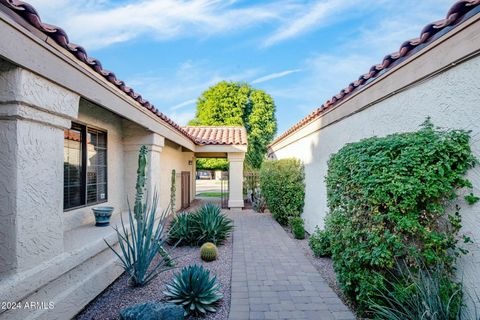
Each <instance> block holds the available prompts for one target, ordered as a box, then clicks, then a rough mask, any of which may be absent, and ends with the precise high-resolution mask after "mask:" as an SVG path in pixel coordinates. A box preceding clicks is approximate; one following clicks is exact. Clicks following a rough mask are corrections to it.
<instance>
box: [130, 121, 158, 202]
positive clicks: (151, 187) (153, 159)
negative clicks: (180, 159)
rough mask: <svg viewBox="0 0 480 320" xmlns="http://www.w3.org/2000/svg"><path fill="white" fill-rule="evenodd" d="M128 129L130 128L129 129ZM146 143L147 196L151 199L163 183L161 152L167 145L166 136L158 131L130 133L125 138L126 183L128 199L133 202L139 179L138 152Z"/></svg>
mask: <svg viewBox="0 0 480 320" xmlns="http://www.w3.org/2000/svg"><path fill="white" fill-rule="evenodd" d="M127 131H128V130H127ZM142 145H145V146H146V147H147V148H148V151H149V152H148V157H147V161H148V162H147V183H146V189H147V190H146V191H147V196H148V198H149V199H150V200H151V199H152V197H153V195H154V193H155V192H157V193H159V192H160V183H161V178H160V177H161V172H160V170H161V165H160V161H161V153H162V150H163V147H164V145H165V138H164V137H162V136H160V135H158V134H156V133H146V134H141V133H140V134H138V135H133V134H131V135H130V134H129V135H128V136H127V137H126V138H125V139H124V149H123V150H124V153H125V154H124V159H125V173H124V174H125V183H126V188H127V194H128V199H129V201H130V204H132V201H133V199H135V183H136V179H137V167H138V152H139V151H140V147H141V146H142Z"/></svg>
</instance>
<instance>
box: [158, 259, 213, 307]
mask: <svg viewBox="0 0 480 320" xmlns="http://www.w3.org/2000/svg"><path fill="white" fill-rule="evenodd" d="M164 294H165V296H166V297H167V299H168V300H170V301H171V302H173V303H175V304H178V305H181V306H182V307H183V308H184V309H185V315H188V314H205V313H207V312H216V311H217V308H216V305H217V303H218V301H219V300H220V299H222V298H223V294H222V293H221V292H220V284H218V283H217V277H216V276H213V277H210V271H209V270H207V269H205V268H203V267H202V266H199V265H196V264H195V265H191V266H188V267H184V268H183V269H182V270H181V271H180V272H179V273H177V274H175V275H174V276H173V279H172V281H171V283H169V284H167V285H166V291H165V292H164Z"/></svg>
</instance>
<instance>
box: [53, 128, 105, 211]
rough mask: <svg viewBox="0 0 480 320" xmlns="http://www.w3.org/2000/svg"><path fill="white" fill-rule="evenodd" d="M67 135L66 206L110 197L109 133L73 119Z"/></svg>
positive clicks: (65, 148) (64, 194) (71, 206)
mask: <svg viewBox="0 0 480 320" xmlns="http://www.w3.org/2000/svg"><path fill="white" fill-rule="evenodd" d="M64 136H65V140H64V141H65V142H64V166H63V167H64V184H63V185H64V189H63V208H64V210H67V209H72V208H76V207H81V206H85V205H92V204H96V203H100V202H105V201H107V133H106V132H104V131H100V130H97V129H94V128H90V127H87V126H84V125H80V124H77V123H73V124H72V128H71V129H70V130H65V134H64Z"/></svg>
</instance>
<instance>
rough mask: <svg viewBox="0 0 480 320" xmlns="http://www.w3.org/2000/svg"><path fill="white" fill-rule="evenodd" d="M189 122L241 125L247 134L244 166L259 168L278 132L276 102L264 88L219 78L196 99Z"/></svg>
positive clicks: (195, 123)
mask: <svg viewBox="0 0 480 320" xmlns="http://www.w3.org/2000/svg"><path fill="white" fill-rule="evenodd" d="M189 125H192V126H222V125H230V126H244V127H245V128H246V129H247V134H248V151H247V155H246V165H247V166H248V167H251V168H260V166H261V164H262V162H263V159H264V158H265V154H266V152H267V146H268V144H269V143H270V142H271V141H272V140H273V137H274V136H275V133H276V131H277V120H276V118H275V103H274V101H273V99H272V97H271V96H270V95H268V94H267V93H266V92H265V91H262V90H258V89H255V88H252V87H251V86H250V85H249V84H247V83H241V82H227V81H222V82H219V83H217V84H216V85H214V86H212V87H210V88H208V89H207V90H206V91H205V92H203V93H202V95H201V96H200V98H198V101H197V112H196V116H195V119H193V120H192V121H190V123H189ZM204 165H207V166H208V163H207V164H204ZM217 165H218V164H217Z"/></svg>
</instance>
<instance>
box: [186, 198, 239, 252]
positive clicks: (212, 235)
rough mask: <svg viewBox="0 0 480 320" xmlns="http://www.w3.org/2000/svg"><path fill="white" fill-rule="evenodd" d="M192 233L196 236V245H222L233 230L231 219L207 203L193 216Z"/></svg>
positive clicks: (213, 205) (215, 206) (218, 208)
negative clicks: (208, 243) (210, 243)
mask: <svg viewBox="0 0 480 320" xmlns="http://www.w3.org/2000/svg"><path fill="white" fill-rule="evenodd" d="M194 220H195V224H194V226H195V227H194V233H195V234H197V235H198V239H197V241H198V245H202V244H203V243H205V242H212V243H214V244H216V245H219V244H222V243H223V242H224V241H225V239H227V237H228V236H229V235H230V233H231V232H232V230H233V222H232V219H230V218H228V217H227V216H226V215H224V214H222V212H221V209H220V207H219V206H217V205H215V204H212V203H207V204H205V205H203V206H202V207H201V208H200V209H198V211H197V212H195V214H194Z"/></svg>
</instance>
